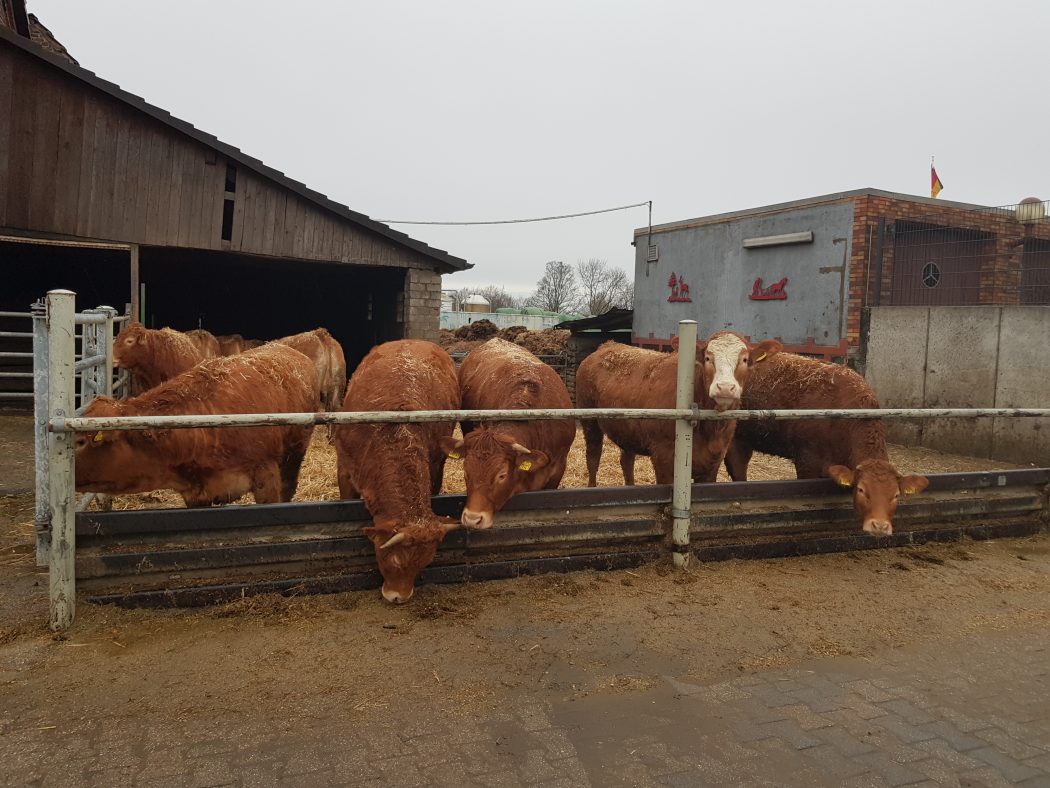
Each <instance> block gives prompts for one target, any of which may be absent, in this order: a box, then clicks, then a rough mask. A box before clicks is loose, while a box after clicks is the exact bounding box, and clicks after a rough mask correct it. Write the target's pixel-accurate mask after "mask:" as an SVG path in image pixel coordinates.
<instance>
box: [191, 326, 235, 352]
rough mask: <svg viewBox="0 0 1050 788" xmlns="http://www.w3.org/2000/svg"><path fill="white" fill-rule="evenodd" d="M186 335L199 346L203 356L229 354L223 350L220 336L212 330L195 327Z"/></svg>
mask: <svg viewBox="0 0 1050 788" xmlns="http://www.w3.org/2000/svg"><path fill="white" fill-rule="evenodd" d="M186 336H188V337H189V338H190V340H191V341H192V342H193V344H194V345H196V346H197V349H198V350H199V351H200V352H201V356H202V357H203V358H218V357H219V356H225V355H228V354H226V353H223V352H222V348H221V346H220V345H219V340H218V338H217V337H216V336H215V334H213V333H212V332H211V331H206V330H204V329H203V328H195V329H193V330H192V331H187V332H186Z"/></svg>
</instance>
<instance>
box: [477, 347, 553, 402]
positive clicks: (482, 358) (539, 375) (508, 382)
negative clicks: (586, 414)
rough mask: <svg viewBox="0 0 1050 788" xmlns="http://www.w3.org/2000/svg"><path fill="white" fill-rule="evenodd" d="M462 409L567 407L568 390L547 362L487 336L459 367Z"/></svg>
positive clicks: (524, 350) (520, 348) (521, 348)
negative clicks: (488, 338)
mask: <svg viewBox="0 0 1050 788" xmlns="http://www.w3.org/2000/svg"><path fill="white" fill-rule="evenodd" d="M459 384H460V391H461V393H462V395H463V407H464V408H466V409H482V410H494V409H497V408H571V407H572V399H571V398H570V397H569V390H568V388H566V386H565V382H564V381H563V380H562V379H561V377H560V376H559V375H558V373H557V372H555V371H554V370H553V369H552V368H551V367H550V366H549V365H548V364H544V363H543V362H542V361H540V360H539V359H538V358H536V356H535V355H533V354H532V353H530V352H529V351H528V350H526V349H525V348H523V347H521V346H520V345H515V344H514V343H512V342H507V341H506V340H504V339H490V340H489V341H488V342H486V343H484V344H483V345H480V346H479V347H477V348H475V349H474V350H472V351H471V352H470V353H469V354H468V355H467V357H466V358H465V359H464V360H463V363H462V364H461V365H460V368H459Z"/></svg>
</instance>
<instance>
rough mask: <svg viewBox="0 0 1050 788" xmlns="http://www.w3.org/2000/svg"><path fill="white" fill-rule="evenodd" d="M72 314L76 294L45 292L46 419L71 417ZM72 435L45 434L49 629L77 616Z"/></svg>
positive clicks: (73, 372)
mask: <svg viewBox="0 0 1050 788" xmlns="http://www.w3.org/2000/svg"><path fill="white" fill-rule="evenodd" d="M75 315H76V294H75V293H73V292H72V291H69V290H52V291H50V292H49V293H48V294H47V329H48V331H47V334H48V375H47V377H48V400H49V402H48V413H49V418H51V419H64V418H68V417H69V416H72V415H73V410H74V408H73V385H74V379H75V377H76V345H75V338H74V337H75V333H76V325H75ZM75 439H76V434H75V433H72V432H51V433H49V435H48V455H49V457H48V472H49V475H50V481H49V498H50V508H51V555H50V584H49V585H50V596H51V604H50V616H49V623H50V626H51V629H54V630H61V629H66V628H68V627H69V625H70V624H72V623H73V616H74V615H75V614H76V562H75V561H76V531H75V530H74V529H75V517H76V500H75V494H74V490H75V487H76V485H75V482H74V467H73V462H74V454H73V447H74V441H75Z"/></svg>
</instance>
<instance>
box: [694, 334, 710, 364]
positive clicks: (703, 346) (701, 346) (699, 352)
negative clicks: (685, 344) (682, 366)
mask: <svg viewBox="0 0 1050 788" xmlns="http://www.w3.org/2000/svg"><path fill="white" fill-rule="evenodd" d="M706 351H707V340H706V339H703V340H701V341H699V342H697V343H696V357H697V358H698V359H700V360H701V361H703V360H704V353H705V352H706Z"/></svg>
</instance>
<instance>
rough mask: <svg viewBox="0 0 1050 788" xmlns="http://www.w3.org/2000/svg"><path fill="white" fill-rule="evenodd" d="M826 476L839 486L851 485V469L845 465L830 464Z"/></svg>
mask: <svg viewBox="0 0 1050 788" xmlns="http://www.w3.org/2000/svg"><path fill="white" fill-rule="evenodd" d="M828 476H829V477H830V478H831V479H832V481H834V482H835V484H837V485H838V486H839V487H852V486H853V471H851V470H850V469H849V468H847V467H846V466H845V465H832V466H831V467H830V468H828Z"/></svg>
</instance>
